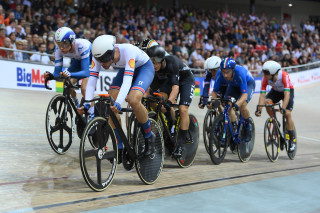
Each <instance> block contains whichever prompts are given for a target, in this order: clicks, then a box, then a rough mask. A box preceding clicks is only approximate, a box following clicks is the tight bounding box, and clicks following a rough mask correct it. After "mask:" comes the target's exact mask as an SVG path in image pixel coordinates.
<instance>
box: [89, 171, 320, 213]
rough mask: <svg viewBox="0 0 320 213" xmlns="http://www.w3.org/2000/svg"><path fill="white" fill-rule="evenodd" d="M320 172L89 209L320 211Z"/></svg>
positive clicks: (176, 212) (188, 212)
mask: <svg viewBox="0 0 320 213" xmlns="http://www.w3.org/2000/svg"><path fill="white" fill-rule="evenodd" d="M319 201H320V172H310V173H304V174H299V175H292V176H287V177H280V178H273V179H268V180H263V181H257V182H250V183H244V184H238V185H234V186H227V187H222V188H216V189H210V190H204V191H199V192H192V193H187V194H181V195H176V196H171V197H165V198H159V199H154V200H147V201H143V202H137V203H131V204H126V205H121V206H114V207H110V208H105V209H99V210H94V211H89V213H100V212H112V213H119V212H126V213H130V212H132V213H140V212H141V213H146V212H161V213H162V212H163V213H171V212H172V213H179V212H183V213H191V212H192V213H195V212H197V213H198V212H201V213H207V212H208V213H212V212H255V213H256V212H268V213H273V212H277V213H278V212H290V213H296V212H320V202H319Z"/></svg>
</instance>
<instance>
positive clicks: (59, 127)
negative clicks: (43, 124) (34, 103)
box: [50, 124, 62, 134]
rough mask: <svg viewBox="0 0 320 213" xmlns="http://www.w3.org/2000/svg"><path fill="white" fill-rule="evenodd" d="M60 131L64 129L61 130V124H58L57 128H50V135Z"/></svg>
mask: <svg viewBox="0 0 320 213" xmlns="http://www.w3.org/2000/svg"><path fill="white" fill-rule="evenodd" d="M60 129H62V128H61V124H57V125H55V126H50V133H51V134H52V133H54V132H56V131H58V130H60Z"/></svg>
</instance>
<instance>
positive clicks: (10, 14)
mask: <svg viewBox="0 0 320 213" xmlns="http://www.w3.org/2000/svg"><path fill="white" fill-rule="evenodd" d="M12 19H14V12H9V15H8V17H7V18H6V19H5V20H4V24H5V25H6V26H9V24H10V21H11V20H12Z"/></svg>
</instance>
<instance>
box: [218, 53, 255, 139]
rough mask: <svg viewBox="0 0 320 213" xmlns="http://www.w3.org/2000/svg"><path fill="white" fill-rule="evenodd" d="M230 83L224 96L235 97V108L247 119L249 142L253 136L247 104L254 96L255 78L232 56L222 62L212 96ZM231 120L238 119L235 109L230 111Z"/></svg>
mask: <svg viewBox="0 0 320 213" xmlns="http://www.w3.org/2000/svg"><path fill="white" fill-rule="evenodd" d="M225 83H226V84H228V87H227V90H226V92H225V95H224V98H231V97H233V98H235V99H236V100H237V101H236V103H235V109H236V110H240V112H241V114H242V117H243V118H244V120H245V128H244V129H245V136H244V139H245V141H246V142H249V141H250V140H251V138H252V125H251V124H250V122H249V116H250V113H249V110H248V108H247V104H248V103H249V101H250V100H251V98H252V95H253V93H254V90H255V86H256V83H255V80H254V78H253V77H252V75H251V73H250V72H249V71H248V70H247V69H246V68H244V67H243V66H240V65H237V64H236V62H235V60H234V59H232V58H229V57H227V58H225V59H223V60H222V61H221V63H220V70H219V71H218V73H217V75H216V81H215V84H214V88H213V92H212V98H216V97H217V93H218V91H220V88H221V85H223V84H225ZM230 119H231V122H235V121H236V117H235V112H234V110H231V111H230Z"/></svg>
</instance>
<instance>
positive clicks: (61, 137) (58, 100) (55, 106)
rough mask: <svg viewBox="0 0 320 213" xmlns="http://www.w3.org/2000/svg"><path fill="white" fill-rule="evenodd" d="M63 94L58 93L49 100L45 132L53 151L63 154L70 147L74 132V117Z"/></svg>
mask: <svg viewBox="0 0 320 213" xmlns="http://www.w3.org/2000/svg"><path fill="white" fill-rule="evenodd" d="M65 103H66V101H65V96H63V95H61V94H58V95H56V96H54V97H53V98H52V99H51V101H50V102H49V105H48V108H47V112H46V133H47V138H48V141H49V144H50V146H51V148H52V149H53V151H55V152H56V153H58V154H60V155H61V154H64V153H65V152H67V151H68V149H69V148H70V146H71V144H72V141H73V138H74V132H75V117H74V114H73V112H72V109H71V106H70V104H67V105H66V104H65Z"/></svg>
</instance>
